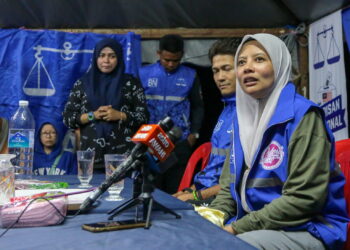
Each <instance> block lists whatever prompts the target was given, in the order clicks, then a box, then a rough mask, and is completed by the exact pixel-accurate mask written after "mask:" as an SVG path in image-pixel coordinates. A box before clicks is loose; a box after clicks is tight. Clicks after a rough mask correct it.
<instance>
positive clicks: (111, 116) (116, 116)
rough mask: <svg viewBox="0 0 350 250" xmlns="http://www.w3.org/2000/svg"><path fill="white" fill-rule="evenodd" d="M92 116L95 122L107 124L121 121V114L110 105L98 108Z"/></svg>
mask: <svg viewBox="0 0 350 250" xmlns="http://www.w3.org/2000/svg"><path fill="white" fill-rule="evenodd" d="M94 116H95V119H96V120H104V121H107V122H110V121H117V120H122V119H123V112H120V111H118V110H115V109H114V108H112V105H107V106H100V107H99V108H98V109H97V110H96V111H94Z"/></svg>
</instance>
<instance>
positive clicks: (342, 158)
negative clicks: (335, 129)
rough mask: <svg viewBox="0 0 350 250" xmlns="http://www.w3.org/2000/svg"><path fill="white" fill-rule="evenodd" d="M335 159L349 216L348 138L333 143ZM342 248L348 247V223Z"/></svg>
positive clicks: (349, 228) (349, 166)
mask: <svg viewBox="0 0 350 250" xmlns="http://www.w3.org/2000/svg"><path fill="white" fill-rule="evenodd" d="M335 160H336V162H338V163H339V165H340V169H341V171H342V172H343V174H344V176H345V185H344V197H345V202H346V207H347V212H348V215H349V216H350V139H345V140H340V141H337V142H336V143H335ZM344 249H350V223H349V224H348V233H347V241H346V242H345V246H344Z"/></svg>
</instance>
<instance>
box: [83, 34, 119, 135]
mask: <svg viewBox="0 0 350 250" xmlns="http://www.w3.org/2000/svg"><path fill="white" fill-rule="evenodd" d="M106 47H109V48H111V49H112V50H113V51H114V52H115V54H116V56H117V66H116V68H115V69H114V70H113V71H112V72H110V73H108V74H106V73H102V72H101V71H100V70H99V69H98V67H97V59H98V57H99V55H100V53H101V50H103V49H104V48H106ZM124 69H125V66H124V59H123V48H122V46H121V44H120V43H119V42H117V41H116V40H114V39H111V38H106V39H103V40H101V41H99V42H98V43H97V44H96V46H95V49H94V54H93V61H92V65H91V68H90V69H89V71H88V72H87V73H86V74H85V75H84V76H83V77H82V79H81V80H82V82H83V86H84V90H85V93H86V95H87V99H88V107H89V108H91V111H95V110H97V109H98V107H100V106H104V105H112V107H113V108H114V109H116V110H120V106H121V104H122V93H121V89H122V86H123V85H124V82H125V79H124ZM112 128H113V124H112V123H111V122H106V121H103V120H97V121H96V130H97V131H96V132H97V136H98V137H99V138H100V137H105V136H106V135H108V134H109V133H110V131H111V130H112Z"/></svg>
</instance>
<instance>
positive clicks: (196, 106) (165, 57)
mask: <svg viewBox="0 0 350 250" xmlns="http://www.w3.org/2000/svg"><path fill="white" fill-rule="evenodd" d="M157 53H158V56H159V61H158V62H156V63H154V64H151V65H147V66H144V67H142V68H141V69H140V72H139V73H140V80H141V82H142V85H143V88H144V90H145V95H146V99H147V106H148V110H149V112H150V123H151V124H152V123H153V124H154V123H158V122H159V121H160V120H162V119H163V118H165V117H166V116H170V118H171V119H172V120H173V121H174V123H175V125H176V126H178V127H180V128H181V129H182V132H183V136H182V140H181V141H180V142H178V143H177V144H176V147H175V150H174V152H175V155H176V157H177V159H178V162H177V164H176V165H175V166H173V167H171V168H169V169H168V170H167V171H166V172H165V173H163V174H161V175H159V176H158V177H157V181H156V185H157V187H158V188H160V189H162V190H164V191H165V192H168V193H175V192H176V191H177V189H178V187H179V183H180V181H181V178H182V175H183V173H184V171H185V168H186V165H187V161H188V159H189V157H190V156H191V153H192V146H193V145H194V144H195V143H196V140H197V139H198V138H199V130H200V127H201V124H202V119H203V113H204V110H203V101H202V98H201V95H200V84H199V80H198V78H197V76H196V72H195V70H193V69H191V68H189V67H186V66H184V65H182V64H181V58H182V56H183V53H184V42H183V39H182V38H181V36H178V35H165V36H163V37H162V38H161V39H160V41H159V50H158V52H157Z"/></svg>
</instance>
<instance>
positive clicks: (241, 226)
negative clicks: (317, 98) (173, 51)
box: [211, 34, 349, 249]
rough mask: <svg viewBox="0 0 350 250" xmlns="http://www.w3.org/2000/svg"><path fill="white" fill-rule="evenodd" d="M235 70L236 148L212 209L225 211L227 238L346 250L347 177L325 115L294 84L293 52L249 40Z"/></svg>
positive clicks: (271, 41) (263, 37) (267, 245)
mask: <svg viewBox="0 0 350 250" xmlns="http://www.w3.org/2000/svg"><path fill="white" fill-rule="evenodd" d="M235 68H236V75H237V81H238V82H237V91H236V97H237V121H234V141H233V146H232V150H231V151H232V152H231V154H230V160H229V161H226V163H227V164H225V167H224V170H223V174H222V176H221V179H220V184H221V188H222V189H221V191H220V192H219V194H218V196H217V198H216V199H215V200H214V201H213V203H212V204H211V208H214V209H217V210H220V211H222V212H223V214H224V218H225V222H226V226H225V227H224V229H225V230H226V231H228V232H230V233H232V234H236V235H237V236H238V237H239V238H241V239H243V240H244V241H246V242H248V243H250V244H252V245H253V246H255V247H257V248H259V249H325V248H330V249H340V248H341V246H342V244H343V242H344V241H345V240H346V231H347V224H348V221H349V220H348V217H347V213H346V210H345V208H346V205H345V201H344V195H343V185H344V177H343V175H342V173H341V172H340V171H339V169H338V167H337V166H336V164H335V162H334V139H333V136H332V133H331V131H330V130H329V128H328V127H327V125H326V123H325V120H324V114H323V111H322V109H320V108H319V107H318V106H317V105H316V104H314V103H312V102H311V101H309V100H307V99H305V98H304V97H302V96H300V95H298V94H297V93H296V91H295V86H294V85H293V84H292V83H290V82H289V78H290V73H291V57H290V54H289V52H288V49H287V47H286V46H285V44H284V43H283V42H282V41H281V40H280V39H279V38H277V37H275V36H273V35H269V34H256V35H247V36H245V37H244V38H243V41H242V43H241V45H240V46H239V48H238V50H237V54H236V57H235Z"/></svg>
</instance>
